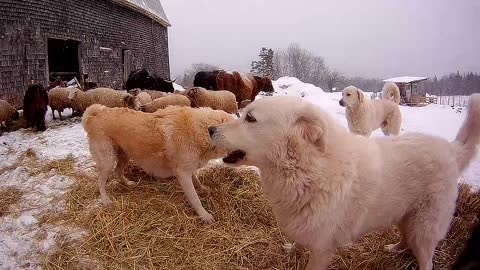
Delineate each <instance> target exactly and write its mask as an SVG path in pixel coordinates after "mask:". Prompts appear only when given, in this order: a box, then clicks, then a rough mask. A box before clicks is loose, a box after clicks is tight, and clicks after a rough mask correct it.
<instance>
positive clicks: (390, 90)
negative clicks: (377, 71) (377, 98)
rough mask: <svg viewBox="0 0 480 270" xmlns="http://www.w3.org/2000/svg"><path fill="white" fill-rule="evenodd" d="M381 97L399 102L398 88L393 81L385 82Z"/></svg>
mask: <svg viewBox="0 0 480 270" xmlns="http://www.w3.org/2000/svg"><path fill="white" fill-rule="evenodd" d="M382 98H383V99H386V100H391V101H393V102H395V103H397V104H399V103H400V89H398V86H397V84H396V83H394V82H387V83H385V85H384V86H383V89H382Z"/></svg>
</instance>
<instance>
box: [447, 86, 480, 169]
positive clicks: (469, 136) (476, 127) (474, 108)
mask: <svg viewBox="0 0 480 270" xmlns="http://www.w3.org/2000/svg"><path fill="white" fill-rule="evenodd" d="M479 143H480V94H473V95H471V96H470V100H469V102H468V110H467V118H466V119H465V122H464V123H463V125H462V127H461V128H460V130H459V131H458V134H457V137H456V138H455V141H454V142H453V143H452V145H453V147H454V149H455V152H456V153H455V154H456V156H457V165H458V169H459V170H460V172H462V171H463V170H464V169H465V168H466V167H467V166H468V164H469V163H470V161H471V160H472V158H473V157H474V156H475V154H476V153H477V145H478V144H479Z"/></svg>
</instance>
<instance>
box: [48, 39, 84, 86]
mask: <svg viewBox="0 0 480 270" xmlns="http://www.w3.org/2000/svg"><path fill="white" fill-rule="evenodd" d="M78 47H79V42H78V41H75V40H61V39H51V38H49V39H48V68H49V74H48V76H49V80H50V81H52V80H55V79H56V78H57V77H58V76H60V77H61V78H62V80H64V81H69V80H71V79H73V78H74V77H77V79H78V80H80V79H81V78H80V64H79V52H78Z"/></svg>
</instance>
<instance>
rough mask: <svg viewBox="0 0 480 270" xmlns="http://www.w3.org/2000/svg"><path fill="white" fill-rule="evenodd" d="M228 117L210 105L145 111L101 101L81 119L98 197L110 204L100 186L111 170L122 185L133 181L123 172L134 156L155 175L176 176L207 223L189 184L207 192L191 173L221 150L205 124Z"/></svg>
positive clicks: (218, 155) (211, 124)
mask: <svg viewBox="0 0 480 270" xmlns="http://www.w3.org/2000/svg"><path fill="white" fill-rule="evenodd" d="M231 120H233V117H232V116H231V115H229V114H227V113H225V112H223V111H215V110H212V109H209V108H200V109H193V108H189V107H177V106H170V107H167V108H166V109H163V110H159V111H157V112H155V113H151V114H149V113H143V112H137V111H133V110H130V109H127V108H107V107H105V106H102V105H92V106H90V107H88V109H87V110H86V112H85V114H84V115H83V118H82V123H83V127H84V128H85V130H86V132H87V135H88V142H89V145H90V153H91V155H92V158H93V160H94V161H95V162H96V165H97V170H98V174H99V179H98V187H99V190H100V199H101V201H102V202H103V203H108V202H109V199H108V196H107V192H106V190H105V184H106V181H107V178H108V175H109V174H110V172H111V171H112V170H115V174H116V176H117V177H118V179H119V180H121V181H122V182H124V183H125V184H127V185H132V184H134V182H132V181H129V180H127V179H126V178H125V176H124V169H125V167H126V166H127V164H128V161H129V160H130V159H133V160H134V161H135V162H136V163H137V164H138V165H139V166H140V167H141V168H142V169H143V170H145V171H146V172H148V173H151V174H152V175H154V176H157V177H171V176H176V177H177V179H178V181H179V182H180V185H181V186H182V189H183V192H184V193H185V195H186V197H187V199H188V201H189V202H190V204H191V205H192V207H193V209H194V210H195V211H196V213H197V214H198V215H199V216H200V218H201V219H202V220H204V221H205V222H208V223H210V222H212V221H213V217H212V215H211V214H209V213H208V212H207V211H206V210H205V209H204V208H203V206H202V204H201V202H200V199H199V198H198V195H197V193H196V192H195V188H194V187H196V188H197V189H200V190H206V188H205V187H204V186H203V185H202V184H201V183H200V182H199V181H198V179H197V177H196V175H195V172H196V171H197V169H199V168H201V167H202V166H204V165H205V164H206V163H207V162H208V161H209V160H210V159H213V158H218V157H221V156H222V155H224V154H225V153H226V152H225V151H224V150H222V149H221V148H219V147H216V146H213V145H212V144H211V143H210V138H209V134H208V127H210V126H213V125H218V124H221V123H224V122H228V121H231Z"/></svg>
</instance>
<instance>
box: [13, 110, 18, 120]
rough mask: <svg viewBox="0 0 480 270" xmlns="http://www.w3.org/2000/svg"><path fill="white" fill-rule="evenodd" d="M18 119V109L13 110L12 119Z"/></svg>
mask: <svg viewBox="0 0 480 270" xmlns="http://www.w3.org/2000/svg"><path fill="white" fill-rule="evenodd" d="M18 119H20V114H19V113H18V111H15V112H14V113H13V116H12V120H18Z"/></svg>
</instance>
